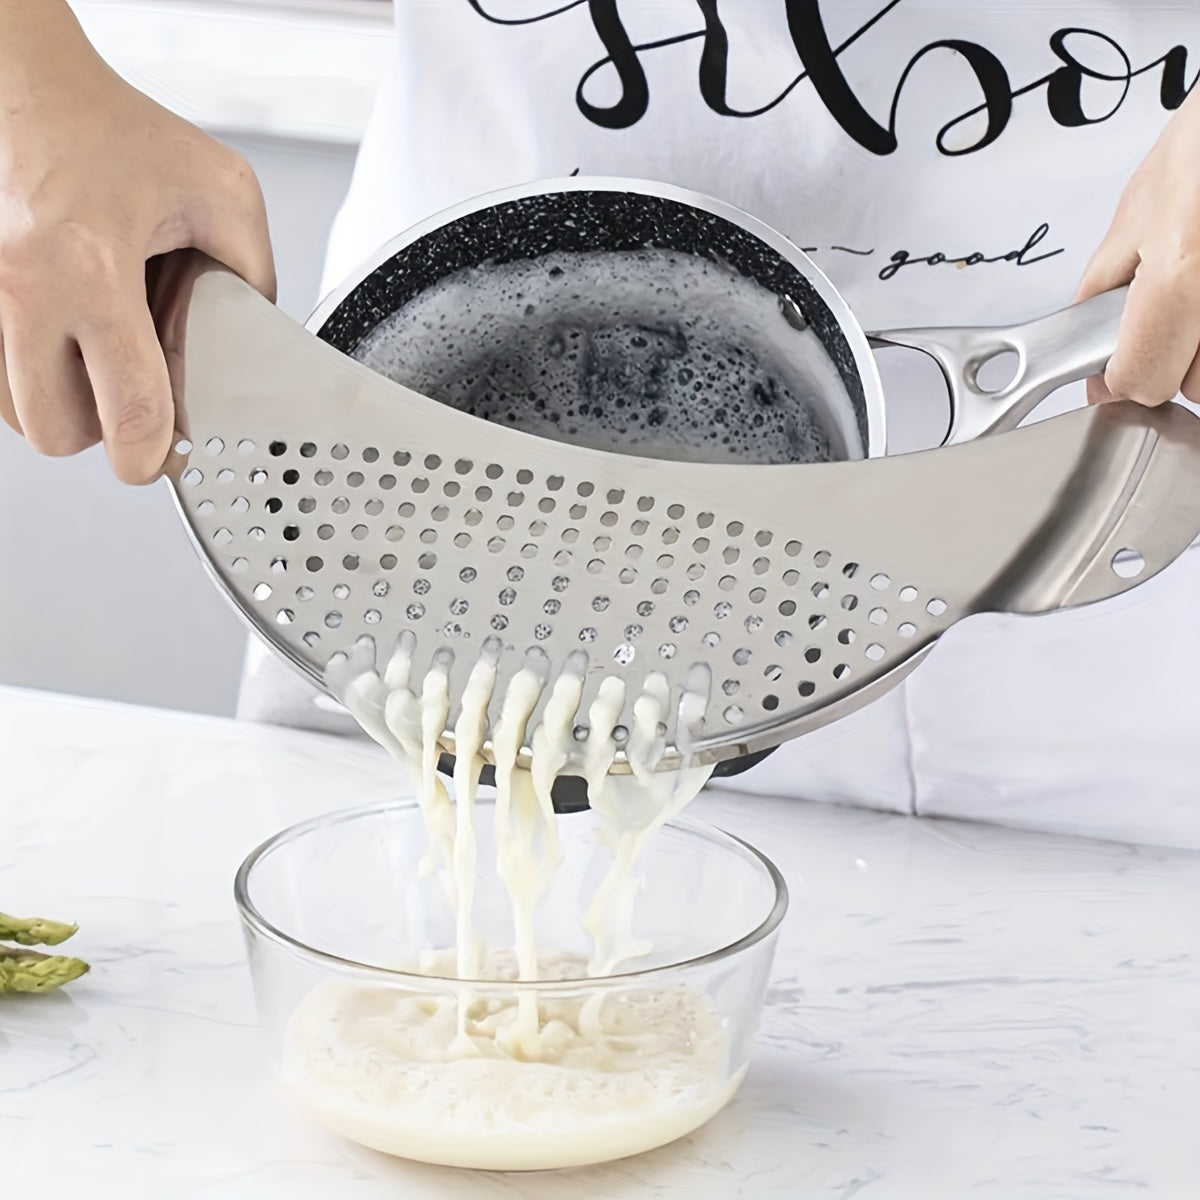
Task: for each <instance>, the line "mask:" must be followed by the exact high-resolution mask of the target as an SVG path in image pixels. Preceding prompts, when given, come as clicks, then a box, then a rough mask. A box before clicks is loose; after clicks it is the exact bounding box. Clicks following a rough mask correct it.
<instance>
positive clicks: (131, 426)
mask: <svg viewBox="0 0 1200 1200" xmlns="http://www.w3.org/2000/svg"><path fill="white" fill-rule="evenodd" d="M136 281H137V280H136V278H135V282H136ZM79 349H80V351H81V352H82V355H83V366H84V367H85V368H86V370H87V376H88V378H89V379H90V380H91V390H92V393H93V395H94V397H95V409H94V415H95V416H96V417H97V418H98V422H99V426H100V429H101V430H102V434H103V440H104V447H105V450H106V451H107V453H108V458H109V462H110V463H111V464H112V468H113V473H114V474H115V475H116V476H117V478H118V479H120V480H121V481H122V482H123V483H148V482H150V481H151V480H153V479H156V478H157V477H158V475H159V473H160V471H161V470H162V465H163V463H164V462H165V461H166V458H167V454H168V453H169V451H170V448H171V437H172V434H173V432H174V429H175V404H174V398H173V397H172V394H171V385H170V381H169V379H168V377H167V365H166V361H165V359H164V358H163V351H162V347H161V346H160V345H159V342H158V336H157V334H156V332H155V329H154V320H153V318H152V317H151V315H150V310H149V309H148V308H147V307H146V302H145V297H144V295H141V294H139V293H138V292H137V291H136V290H134V292H133V294H131V295H129V296H127V297H126V298H125V303H124V304H122V305H120V306H114V307H113V309H112V311H111V312H110V313H108V314H106V316H105V317H104V318H103V319H102V320H99V321H94V322H89V323H86V324H84V325H83V326H82V327H81V329H80V331H79Z"/></svg>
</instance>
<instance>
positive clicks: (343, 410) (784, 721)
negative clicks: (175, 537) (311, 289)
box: [163, 265, 1200, 766]
mask: <svg viewBox="0 0 1200 1200" xmlns="http://www.w3.org/2000/svg"><path fill="white" fill-rule="evenodd" d="M163 330H164V340H165V342H166V343H167V345H168V349H169V350H170V352H171V353H170V354H169V360H170V362H171V365H172V373H173V381H174V384H175V388H176V394H177V396H178V398H179V400H180V403H181V408H182V409H183V411H184V412H185V413H186V419H185V420H184V421H183V428H182V433H183V435H184V437H185V438H186V439H187V441H185V442H183V443H182V445H181V448H180V451H179V452H178V453H176V454H175V455H174V456H173V457H172V460H171V462H170V463H169V466H168V477H169V479H170V480H171V482H172V484H173V486H174V488H175V491H176V495H177V497H178V502H179V507H180V511H181V513H182V515H183V517H184V520H185V522H186V523H187V526H188V528H189V529H190V531H191V533H192V536H193V538H194V540H195V543H196V545H197V547H198V549H199V550H200V552H201V554H202V555H203V556H204V558H205V560H206V562H207V564H208V566H209V569H210V571H211V572H212V574H213V576H214V578H215V579H216V581H217V582H218V583H219V584H220V585H221V586H222V587H223V588H224V590H225V591H226V593H227V594H228V595H229V597H230V599H231V600H232V601H233V603H234V604H235V606H236V607H237V608H238V609H239V611H241V612H242V613H243V615H244V616H245V617H246V618H247V619H248V621H249V622H250V623H251V625H252V626H253V627H254V628H255V629H256V630H257V631H258V632H259V633H260V634H261V635H262V636H264V637H265V638H266V639H267V640H268V641H269V642H270V644H272V645H273V646H274V647H275V648H276V649H277V650H278V651H279V652H280V653H282V654H283V655H285V656H286V657H287V658H288V659H290V660H291V661H292V662H293V663H294V664H295V665H296V666H298V667H299V668H300V669H301V670H303V671H304V672H305V673H306V674H308V675H309V677H310V678H312V679H313V680H314V681H315V682H317V683H318V684H320V683H321V682H322V675H323V671H324V668H325V666H326V664H327V662H328V661H329V659H330V657H331V655H332V654H334V653H335V652H339V651H340V652H350V651H351V650H353V649H354V647H355V646H356V644H358V643H359V641H360V639H361V638H363V637H370V638H372V639H374V642H375V644H376V646H377V647H378V648H379V650H380V652H381V653H382V654H383V655H385V656H386V655H387V654H388V653H390V650H391V647H392V646H393V644H394V643H395V640H396V638H397V637H398V635H399V634H400V633H401V632H402V631H405V630H411V631H412V632H413V633H414V634H415V635H416V639H417V652H416V660H415V663H414V666H415V668H416V670H418V671H421V670H423V669H424V668H425V667H427V666H428V665H429V664H430V662H431V661H432V659H433V656H434V655H435V654H437V653H439V652H443V651H444V650H445V649H447V648H448V649H449V650H450V651H452V652H453V653H454V661H453V667H452V669H451V687H452V695H461V689H462V686H463V684H464V682H465V678H466V674H467V672H468V671H469V669H470V667H471V665H472V663H473V661H474V660H475V658H476V657H477V655H478V653H479V649H480V647H481V646H482V645H483V643H484V642H485V641H486V640H487V639H489V638H493V637H495V638H499V639H500V641H501V642H502V644H503V652H502V658H501V663H500V672H499V684H498V688H497V693H498V694H499V692H500V691H502V689H503V684H504V682H505V680H506V679H507V678H508V677H510V676H511V675H512V674H513V673H514V672H515V671H516V670H517V669H519V668H520V667H521V666H522V665H523V664H524V662H525V656H526V653H527V651H529V650H531V649H532V650H534V651H535V652H539V653H542V654H544V655H545V656H546V661H547V664H548V667H549V668H550V670H551V671H553V670H555V669H558V668H561V667H562V665H563V664H564V662H565V660H566V658H567V656H568V655H569V654H571V653H572V652H574V651H579V650H580V649H582V650H584V651H586V653H587V656H588V674H587V683H586V687H585V691H584V697H583V702H582V705H581V709H580V711H581V712H586V709H587V706H588V705H589V704H590V702H591V699H592V698H593V696H594V694H595V689H596V687H597V686H598V684H599V681H600V679H601V678H602V677H603V676H604V675H606V674H616V675H619V676H621V677H623V678H624V679H625V680H626V682H627V685H628V690H627V701H626V710H627V713H628V712H629V710H631V708H632V703H633V701H634V699H635V698H636V697H637V695H638V694H639V691H640V687H641V684H642V682H643V680H644V679H645V677H646V676H647V675H648V674H650V673H651V672H661V673H662V674H664V675H665V676H666V677H667V679H668V680H669V681H670V683H671V684H672V686H673V689H674V693H673V694H674V695H676V696H677V695H678V694H679V689H680V687H681V686H682V685H683V684H684V682H685V679H686V678H687V677H688V675H689V673H690V672H691V669H692V667H693V665H694V664H696V663H702V664H705V665H706V667H707V669H708V671H709V673H710V674H711V694H710V698H709V702H708V705H707V709H706V713H705V724H704V728H703V729H702V730H700V731H698V733H697V736H696V739H695V750H696V753H697V754H698V756H699V758H700V759H701V760H704V761H718V760H722V759H726V758H730V757H736V756H739V755H744V754H747V753H751V752H754V751H756V750H760V749H763V748H766V747H768V746H772V745H776V744H778V743H779V742H781V741H783V740H785V739H787V738H790V737H794V736H795V735H797V734H799V733H802V732H803V731H805V730H807V729H811V728H814V727H816V726H818V725H821V724H824V723H826V722H828V721H829V720H832V719H833V718H834V717H836V716H839V715H841V714H842V713H844V712H847V711H849V710H851V709H854V708H857V707H860V706H861V705H863V704H864V703H866V702H867V701H868V700H869V699H871V698H872V697H873V696H874V695H876V694H877V693H879V692H881V691H883V690H885V689H886V688H888V687H890V686H893V685H894V684H895V683H896V682H897V681H898V680H899V679H900V678H901V677H902V676H903V675H904V674H905V673H906V672H907V671H909V670H911V669H912V667H913V666H914V665H915V663H916V661H917V660H918V658H919V656H920V655H921V653H922V652H923V651H924V650H926V649H927V648H928V647H930V646H931V645H932V643H933V642H934V641H935V639H936V638H937V637H938V636H939V635H940V634H941V633H943V632H944V631H945V630H946V629H947V628H949V627H950V625H952V624H953V623H954V622H955V621H958V620H960V619H962V618H963V617H966V616H968V615H970V614H972V613H975V612H980V611H985V610H987V611H1008V612H1015V613H1037V612H1046V611H1050V610H1053V609H1057V608H1062V607H1066V606H1068V605H1075V604H1083V603H1087V602H1090V601H1093V600H1098V599H1101V598H1103V597H1106V596H1111V595H1114V594H1116V593H1118V592H1121V591H1124V590H1126V589H1127V588H1129V587H1132V586H1134V585H1135V584H1136V583H1137V582H1138V581H1140V580H1141V579H1145V578H1147V577H1149V576H1150V575H1152V574H1154V573H1155V572H1157V571H1158V570H1160V569H1161V568H1163V567H1164V566H1166V565H1167V564H1168V563H1169V562H1170V561H1171V560H1172V559H1174V558H1175V557H1176V556H1177V555H1178V554H1179V553H1180V552H1182V551H1183V550H1184V549H1185V548H1186V547H1187V545H1188V544H1189V543H1190V542H1191V541H1192V539H1193V538H1194V536H1195V535H1196V533H1197V530H1198V529H1200V487H1198V486H1197V480H1198V479H1200V475H1198V474H1197V472H1198V471H1200V421H1198V420H1197V419H1196V418H1194V417H1193V416H1192V415H1191V414H1190V413H1188V412H1187V411H1186V410H1185V409H1183V408H1181V407H1178V406H1175V405H1166V406H1163V407H1162V408H1159V409H1156V410H1146V409H1142V408H1138V407H1136V406H1132V405H1110V406H1104V407H1102V408H1095V409H1087V410H1082V411H1079V412H1075V413H1071V414H1068V415H1067V416H1064V417H1059V418H1056V419H1054V420H1050V421H1045V422H1042V423H1040V424H1038V425H1034V426H1031V427H1028V428H1025V429H1020V430H1017V431H1014V432H1011V433H1007V434H1003V435H1000V436H996V437H992V438H986V439H983V440H980V441H976V442H970V443H966V444H964V445H960V446H954V447H950V448H948V449H940V450H935V451H932V452H924V453H920V454H912V455H902V456H897V457H893V458H885V459H879V460H867V461H859V462H849V463H830V464H819V465H809V466H746V467H742V466H705V465H698V464H694V463H676V462H664V461H657V460H649V459H641V458H637V457H633V456H629V455H615V454H608V453H604V452H601V451H594V450H583V449H578V448H575V447H571V446H568V445H564V444H562V443H559V442H554V441H549V440H546V439H541V438H534V437H531V436H529V435H527V434H524V433H521V432H519V431H517V430H514V429H509V428H505V427H502V426H498V425H492V424H488V423H486V422H483V421H480V420H478V419H476V418H474V417H470V416H467V415H465V414H463V413H459V412H457V411H455V410H453V409H450V408H447V407H445V406H442V405H439V404H437V403H436V402H434V401H432V400H429V399H428V398H426V397H423V396H420V395H418V394H416V393H414V392H412V391H410V390H408V389H405V388H402V387H399V386H398V385H395V384H392V383H389V382H388V381H386V380H384V379H382V378H380V377H379V376H377V375H375V374H374V373H372V372H371V371H369V370H367V369H366V368H364V367H362V366H360V365H358V364H356V363H354V362H352V361H351V360H349V359H348V358H346V357H345V356H344V355H342V354H341V353H339V352H337V351H336V350H334V349H332V348H331V347H329V346H326V345H324V344H322V343H320V342H319V341H317V340H316V339H315V338H313V337H312V336H311V335H310V334H308V333H307V332H306V331H305V330H303V329H302V328H301V327H300V326H298V325H296V324H294V323H293V322H291V321H290V320H289V319H288V318H286V317H284V316H283V315H282V314H280V313H279V312H278V311H277V310H276V309H274V308H273V307H272V306H271V305H270V304H268V303H267V302H266V301H264V300H263V299H261V298H260V297H259V296H257V295H256V294H255V293H253V292H252V291H251V290H250V289H249V288H248V287H247V286H246V285H244V284H243V283H241V281H239V280H238V279H237V278H236V277H234V276H233V275H231V274H230V273H229V272H227V271H225V270H223V269H220V268H216V267H213V266H211V265H209V266H208V267H207V268H206V269H205V270H203V271H202V272H201V273H200V274H199V275H198V276H197V277H196V278H195V280H194V283H193V285H192V288H191V292H190V297H189V296H187V295H183V294H181V295H180V297H179V299H178V303H177V306H176V307H175V309H174V310H173V313H171V314H167V316H166V317H165V318H164V321H163ZM1127 551H1131V552H1134V553H1132V554H1130V553H1126V552H1127ZM1139 561H1140V564H1141V566H1140V569H1139V570H1138V571H1137V573H1136V574H1134V575H1132V576H1131V575H1129V573H1128V569H1127V567H1128V564H1129V563H1130V562H1132V563H1133V565H1134V566H1137V564H1138V562H1139ZM538 715H539V714H538V713H535V717H534V719H535V722H536V719H537V717H538ZM454 716H455V714H454V713H453V712H452V714H451V725H452V724H453V720H454ZM531 727H532V726H531ZM679 733H680V730H678V728H677V726H676V722H675V721H674V719H672V721H671V722H670V725H669V728H668V730H667V740H668V744H669V746H670V747H672V748H673V747H674V745H675V742H676V738H677V735H679ZM446 742H447V746H448V747H449V746H451V745H452V739H451V736H450V734H449V732H448V733H447V739H446ZM675 760H676V756H675V754H674V752H673V750H671V751H669V752H668V754H667V756H666V758H665V759H664V764H670V763H671V762H672V761H675ZM618 765H619V766H621V765H623V764H621V763H620V760H618Z"/></svg>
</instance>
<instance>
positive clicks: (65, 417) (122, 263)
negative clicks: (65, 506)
mask: <svg viewBox="0 0 1200 1200" xmlns="http://www.w3.org/2000/svg"><path fill="white" fill-rule="evenodd" d="M185 247H195V248H197V249H200V250H203V251H204V252H205V253H207V254H209V255H211V256H212V257H213V258H215V259H217V260H218V261H220V262H223V263H224V264H225V265H226V266H228V267H230V268H231V269H232V270H234V271H235V272H237V273H238V274H239V275H241V276H242V277H243V278H244V279H245V280H246V281H247V282H248V283H250V284H251V285H253V286H254V287H256V288H257V289H258V290H259V291H261V292H263V293H264V294H265V295H267V296H268V297H269V298H271V299H274V292H275V271H274V265H273V262H272V257H271V247H270V239H269V235H268V232H267V222H266V214H265V211H264V208H263V199H262V193H261V191H260V189H259V186H258V182H257V180H256V179H255V178H254V174H253V172H252V171H251V170H250V168H249V166H248V165H247V164H246V162H245V161H244V160H243V159H242V158H241V157H240V156H239V155H237V154H236V153H234V152H233V151H232V150H230V149H228V148H227V147H225V146H222V145H221V144H220V143H219V142H217V141H215V140H214V139H213V138H211V137H209V136H208V135H207V134H205V133H203V132H201V131H200V130H199V129H197V128H195V127H194V126H192V125H189V124H188V123H187V122H186V121H183V120H181V119H180V118H178V117H176V116H174V115H173V114H171V113H169V112H168V111H167V110H166V109H164V108H162V107H160V106H159V105H157V104H155V103H154V102H153V101H151V100H150V99H148V98H147V97H146V96H144V95H142V94H141V93H140V92H138V91H136V90H135V89H134V88H132V87H130V86H129V85H128V84H126V83H125V82H124V81H123V80H121V79H120V77H119V76H118V75H117V74H116V73H115V72H113V71H112V70H111V69H110V68H109V67H108V66H107V65H106V64H105V63H104V62H103V61H102V60H101V59H100V57H99V56H98V55H97V54H96V52H95V51H94V50H93V49H92V47H91V46H90V45H89V43H88V41H87V39H86V38H85V37H84V35H83V32H82V30H81V29H80V28H79V26H78V24H77V23H76V21H75V18H74V16H73V15H72V14H71V11H70V9H69V8H68V7H67V5H66V3H65V2H64V0H0V416H3V418H4V420H5V421H7V422H8V424H9V425H11V426H12V427H13V428H14V429H15V430H17V432H18V433H23V434H24V435H25V437H26V438H28V440H29V442H30V443H31V444H32V445H33V447H34V448H35V449H36V450H39V451H41V452H42V453H44V454H51V455H66V454H74V453H76V452H78V451H80V450H83V449H85V448H86V447H88V446H91V445H94V444H95V443H96V442H99V441H103V442H104V446H105V449H106V451H107V453H108V457H109V459H110V461H111V463H112V467H113V470H114V471H115V473H116V474H117V476H118V477H119V478H120V479H122V480H124V481H125V482H128V483H143V482H147V481H149V480H151V479H153V478H155V477H156V476H157V474H158V473H159V471H160V469H161V467H162V464H163V462H164V460H165V458H166V456H167V454H168V452H169V450H170V446H171V438H172V432H173V429H174V406H173V401H172V397H171V389H170V384H169V382H168V379H167V368H166V364H165V362H164V358H163V352H162V348H161V347H160V345H159V342H158V338H157V336H156V333H155V326H154V321H153V318H152V316H151V313H150V309H149V306H148V302H147V297H146V278H147V262H148V260H150V259H152V258H155V257H156V256H158V255H162V254H166V253H168V252H169V251H172V250H177V249H182V248H185Z"/></svg>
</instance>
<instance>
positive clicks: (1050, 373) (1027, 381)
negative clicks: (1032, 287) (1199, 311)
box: [869, 287, 1129, 445]
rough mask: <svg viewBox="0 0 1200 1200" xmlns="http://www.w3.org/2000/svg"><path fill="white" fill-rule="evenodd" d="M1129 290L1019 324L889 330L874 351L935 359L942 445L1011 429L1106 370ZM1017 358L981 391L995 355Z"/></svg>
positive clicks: (876, 337) (874, 338)
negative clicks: (997, 382)
mask: <svg viewBox="0 0 1200 1200" xmlns="http://www.w3.org/2000/svg"><path fill="white" fill-rule="evenodd" d="M1128 291H1129V289H1128V288H1127V287H1121V288H1116V289H1115V290H1113V291H1111V292H1105V293H1103V294H1102V295H1100V296H1094V297H1093V298H1092V299H1090V300H1086V301H1084V302H1083V303H1082V304H1075V305H1072V306H1071V307H1070V308H1064V309H1061V310H1060V311H1058V312H1054V313H1050V314H1049V315H1048V316H1045V317H1039V318H1038V319H1037V320H1034V321H1028V322H1026V323H1025V324H1022V325H1008V326H999V325H998V326H993V327H976V328H966V329H952V328H944V329H891V330H888V331H887V332H885V333H874V334H870V335H869V337H870V341H871V344H872V345H873V346H908V347H910V348H912V349H914V350H920V351H922V352H924V353H925V354H928V355H929V356H930V357H931V358H933V359H934V360H935V361H936V362H937V364H938V366H939V367H940V368H941V371H942V375H943V376H944V377H945V380H946V386H947V387H948V388H949V391H950V427H949V430H948V431H947V433H946V438H945V441H944V442H943V445H952V444H954V443H957V442H967V441H970V440H971V439H973V438H976V437H980V436H982V435H983V434H987V433H998V432H1001V431H1003V430H1006V429H1015V428H1016V427H1017V425H1018V424H1020V422H1021V421H1022V420H1024V418H1025V417H1027V416H1028V415H1029V414H1030V413H1031V412H1033V410H1034V409H1035V408H1036V407H1037V406H1038V405H1039V404H1040V403H1041V402H1042V401H1043V400H1044V399H1045V398H1046V397H1047V396H1049V395H1050V393H1051V392H1053V391H1055V390H1056V389H1057V388H1060V387H1062V386H1063V384H1065V383H1072V382H1074V381H1075V380H1077V379H1086V378H1087V377H1088V376H1089V375H1095V374H1098V373H1099V372H1101V371H1102V370H1103V369H1104V366H1105V364H1106V363H1107V362H1108V360H1109V358H1110V357H1112V353H1113V351H1114V350H1115V349H1116V346H1117V330H1118V328H1119V327H1120V323H1121V313H1122V311H1123V309H1124V307H1125V297H1126V295H1127V293H1128ZM1005 352H1010V353H1012V354H1015V356H1016V370H1015V371H1014V373H1013V375H1012V378H1011V379H1009V380H1008V381H1007V382H1006V383H1005V384H1004V386H1003V387H1000V388H997V389H995V390H989V389H988V388H986V387H983V386H981V384H980V380H979V372H980V370H981V369H982V368H983V367H984V366H985V364H987V363H988V362H990V361H991V360H992V359H994V358H995V357H996V356H997V355H1001V354H1004V353H1005Z"/></svg>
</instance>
